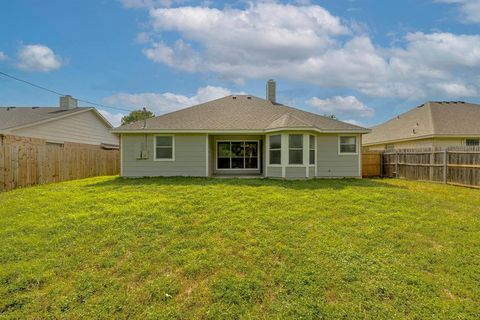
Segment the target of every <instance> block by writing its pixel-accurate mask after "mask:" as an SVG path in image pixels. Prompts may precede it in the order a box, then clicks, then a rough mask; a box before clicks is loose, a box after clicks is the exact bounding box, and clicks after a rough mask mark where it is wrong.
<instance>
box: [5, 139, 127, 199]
mask: <svg viewBox="0 0 480 320" xmlns="http://www.w3.org/2000/svg"><path fill="white" fill-rule="evenodd" d="M119 171H120V152H119V150H106V149H103V148H101V147H100V146H94V145H87V144H77V143H68V142H65V143H64V144H53V143H47V141H46V140H43V139H35V138H26V137H18V136H10V135H6V136H0V191H8V190H12V189H15V188H19V187H28V186H32V185H36V184H44V183H51V182H60V181H66V180H74V179H82V178H88V177H94V176H100V175H116V174H118V173H119Z"/></svg>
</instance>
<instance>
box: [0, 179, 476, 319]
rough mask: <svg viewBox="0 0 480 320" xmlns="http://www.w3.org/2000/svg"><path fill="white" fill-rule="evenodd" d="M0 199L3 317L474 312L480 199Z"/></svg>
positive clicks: (347, 186) (371, 190)
mask: <svg viewBox="0 0 480 320" xmlns="http://www.w3.org/2000/svg"><path fill="white" fill-rule="evenodd" d="M0 204H1V205H0V240H1V243H2V246H1V247H0V263H1V264H0V317H5V318H112V317H113V318H146V319H158V318H164V319H191V318H200V319H236V318H238V319H285V318H292V319H299V318H303V319H319V318H320V319H321V318H324V319H332V318H343V319H453V318H455V319H478V318H480V298H479V297H480V271H479V270H480V221H479V220H480V193H479V191H478V190H471V189H465V188H458V187H452V186H445V185H440V184H433V183H422V182H411V181H402V180H348V179H345V180H310V181H282V180H261V179H253V180H249V179H207V178H204V179H202V178H151V179H147V178H145V179H122V178H118V177H98V178H92V179H84V180H78V181H71V182H64V183H58V184H50V185H44V186H37V187H32V188H27V189H19V190H14V191H11V192H6V193H2V194H0Z"/></svg>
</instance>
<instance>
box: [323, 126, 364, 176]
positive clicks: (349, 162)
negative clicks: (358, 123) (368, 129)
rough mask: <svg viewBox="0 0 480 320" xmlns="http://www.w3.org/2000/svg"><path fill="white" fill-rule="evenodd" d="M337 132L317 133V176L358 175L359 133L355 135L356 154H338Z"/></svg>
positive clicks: (359, 174)
mask: <svg viewBox="0 0 480 320" xmlns="http://www.w3.org/2000/svg"><path fill="white" fill-rule="evenodd" d="M340 136H341V135H338V134H320V135H317V177H319V178H327V177H360V176H361V173H360V156H359V154H360V153H359V151H360V139H361V137H360V135H357V143H358V145H357V151H358V152H357V154H355V155H341V154H339V139H340V138H339V137H340Z"/></svg>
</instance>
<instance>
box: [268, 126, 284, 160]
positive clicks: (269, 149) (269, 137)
mask: <svg viewBox="0 0 480 320" xmlns="http://www.w3.org/2000/svg"><path fill="white" fill-rule="evenodd" d="M274 136H279V137H280V148H275V149H271V148H270V139H271V137H274ZM282 139H283V135H282V134H281V133H279V134H271V135H269V136H268V148H267V154H268V162H267V165H268V166H269V167H281V166H282V157H283V155H282ZM270 151H280V163H275V164H272V163H270V161H271V159H270Z"/></svg>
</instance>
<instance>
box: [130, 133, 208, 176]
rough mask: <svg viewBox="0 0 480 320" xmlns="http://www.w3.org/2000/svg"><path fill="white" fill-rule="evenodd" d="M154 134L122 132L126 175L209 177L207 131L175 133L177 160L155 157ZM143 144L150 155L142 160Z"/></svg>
mask: <svg viewBox="0 0 480 320" xmlns="http://www.w3.org/2000/svg"><path fill="white" fill-rule="evenodd" d="M154 136H155V135H153V134H147V136H146V137H147V139H146V142H145V135H143V134H122V146H121V147H122V148H121V150H122V151H121V152H122V176H124V177H155V176H192V177H205V175H206V171H207V148H206V135H205V134H173V136H174V137H175V160H173V161H154V159H153V157H154ZM142 145H145V150H147V152H148V159H145V160H138V159H137V158H138V157H139V155H140V151H141V149H142Z"/></svg>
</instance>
